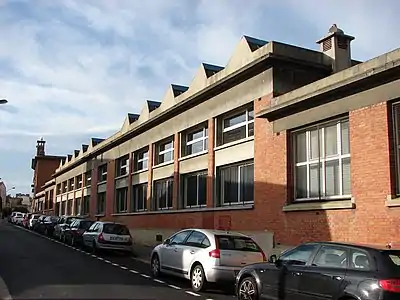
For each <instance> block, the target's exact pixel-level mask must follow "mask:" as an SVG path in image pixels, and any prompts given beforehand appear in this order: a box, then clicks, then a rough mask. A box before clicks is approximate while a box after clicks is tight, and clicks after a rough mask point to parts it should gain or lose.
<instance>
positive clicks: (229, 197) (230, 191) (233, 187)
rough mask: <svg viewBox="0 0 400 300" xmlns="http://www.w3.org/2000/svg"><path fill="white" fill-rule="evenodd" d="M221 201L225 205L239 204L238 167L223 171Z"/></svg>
mask: <svg viewBox="0 0 400 300" xmlns="http://www.w3.org/2000/svg"><path fill="white" fill-rule="evenodd" d="M221 199H222V203H223V204H229V203H237V202H238V201H239V199H238V167H236V166H235V167H229V168H224V169H221Z"/></svg>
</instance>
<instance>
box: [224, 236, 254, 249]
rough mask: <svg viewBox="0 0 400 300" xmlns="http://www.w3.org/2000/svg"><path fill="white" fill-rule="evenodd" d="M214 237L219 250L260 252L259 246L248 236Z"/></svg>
mask: <svg viewBox="0 0 400 300" xmlns="http://www.w3.org/2000/svg"><path fill="white" fill-rule="evenodd" d="M216 238H217V241H218V245H219V249H220V250H235V251H249V252H261V249H260V247H259V246H258V245H257V244H256V243H255V242H254V241H253V240H252V239H251V238H249V237H245V236H234V235H217V236H216Z"/></svg>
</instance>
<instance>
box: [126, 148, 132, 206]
mask: <svg viewBox="0 0 400 300" xmlns="http://www.w3.org/2000/svg"><path fill="white" fill-rule="evenodd" d="M128 162H129V165H128V195H127V198H128V199H127V201H128V205H127V209H128V212H131V211H132V210H133V207H132V170H133V153H132V152H131V153H130V154H129V161H128Z"/></svg>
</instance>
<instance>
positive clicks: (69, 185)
mask: <svg viewBox="0 0 400 300" xmlns="http://www.w3.org/2000/svg"><path fill="white" fill-rule="evenodd" d="M74 180H75V178H71V179H69V180H68V191H73V190H74Z"/></svg>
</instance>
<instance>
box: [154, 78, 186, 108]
mask: <svg viewBox="0 0 400 300" xmlns="http://www.w3.org/2000/svg"><path fill="white" fill-rule="evenodd" d="M188 89H189V87H187V86H183V85H178V84H171V85H170V86H168V89H167V91H166V92H165V95H164V97H163V100H162V101H161V105H160V108H161V109H162V110H165V109H168V108H170V107H172V106H174V105H175V104H176V100H175V98H176V97H179V96H180V95H182V94H183V93H184V92H186V91H187V90H188Z"/></svg>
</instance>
